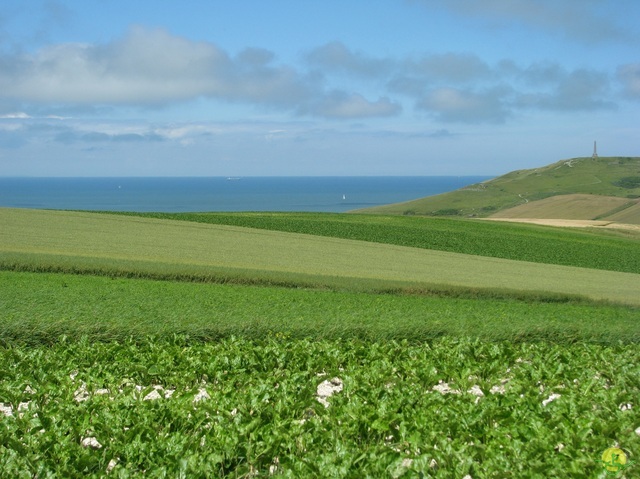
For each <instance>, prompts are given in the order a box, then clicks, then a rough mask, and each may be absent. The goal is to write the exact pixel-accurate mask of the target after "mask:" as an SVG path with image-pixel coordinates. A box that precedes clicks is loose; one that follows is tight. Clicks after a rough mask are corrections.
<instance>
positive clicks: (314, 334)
mask: <svg viewBox="0 0 640 479" xmlns="http://www.w3.org/2000/svg"><path fill="white" fill-rule="evenodd" d="M169 218H170V219H169ZM207 223H209V224H207ZM0 224H1V225H2V228H1V229H0V345H1V347H0V477H18V478H20V477H25V478H27V477H28V478H32V477H443V478H449V477H451V478H463V477H467V478H483V477H513V478H520V477H576V478H577V477H604V474H605V469H604V467H603V464H602V463H601V462H599V461H600V459H601V456H602V452H603V451H604V450H605V449H606V448H607V447H611V446H613V445H619V446H620V447H622V448H623V449H624V450H625V451H627V453H628V455H629V457H630V459H631V460H632V461H635V460H637V451H638V450H640V449H639V446H640V414H638V411H639V407H640V406H638V404H636V403H637V398H638V397H640V366H639V365H640V361H639V359H640V357H639V351H640V350H639V349H638V343H639V341H640V326H639V323H638V321H639V320H640V309H639V306H638V297H639V295H638V294H637V293H638V292H639V291H640V282H638V281H639V278H640V268H639V266H638V265H639V264H640V260H639V258H638V255H639V250H640V248H638V239H637V238H635V237H633V236H629V237H621V236H610V235H606V234H603V233H598V232H587V231H581V232H575V231H567V230H563V229H558V228H544V227H532V226H526V225H501V224H500V225H498V224H496V225H493V224H491V225H487V224H484V223H479V222H472V221H469V222H465V221H454V220H453V221H452V220H449V221H446V220H443V221H441V220H440V219H426V218H409V217H396V218H390V217H376V216H359V215H320V214H318V215H316V214H266V213H265V214H248V213H246V214H194V215H171V216H170V217H165V219H158V218H149V217H147V218H144V217H140V216H132V215H120V216H118V215H104V214H97V213H69V212H52V211H48V212H47V211H31V210H2V209H0ZM248 227H250V228H248ZM514 243H515V245H516V246H515V247H513V244H514ZM585 251H586V252H588V253H585ZM327 391H328V392H327ZM635 467H636V466H633V465H632V466H630V467H629V468H628V469H627V470H626V471H624V472H621V473H619V474H618V477H633V474H634V472H635V471H636V469H635ZM624 474H626V476H624Z"/></svg>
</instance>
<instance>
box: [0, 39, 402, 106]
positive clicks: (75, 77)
mask: <svg viewBox="0 0 640 479" xmlns="http://www.w3.org/2000/svg"><path fill="white" fill-rule="evenodd" d="M0 60H1V61H2V63H3V65H4V66H5V67H6V68H3V69H2V70H1V71H0V100H5V101H9V100H10V101H13V102H22V103H26V104H32V105H34V104H35V105H60V104H63V105H72V106H78V105H115V106H117V105H137V106H157V105H167V104H171V103H175V102H180V101H188V100H192V99H195V98H199V97H208V98H213V99H216V100H222V101H227V102H242V103H247V104H251V105H254V106H257V107H261V108H267V109H278V110H285V111H287V110H288V111H291V112H296V113H299V114H305V115H312V116H313V115H320V116H324V117H335V118H353V117H366V116H387V115H389V114H393V113H394V112H396V111H397V105H393V104H392V103H391V102H389V101H387V100H386V99H381V100H378V101H375V102H370V101H367V100H365V99H364V98H363V97H362V96H361V95H358V94H353V95H350V94H347V93H345V92H342V91H340V90H332V91H331V92H326V91H325V89H324V86H323V83H322V79H321V78H319V77H318V76H317V75H313V74H303V73H300V72H299V71H297V70H296V69H294V68H293V67H290V66H286V65H284V66H283V65H277V64H275V63H274V55H273V53H271V52H269V51H267V50H264V49H257V48H251V49H246V50H244V51H242V52H240V53H239V54H238V55H237V56H235V57H232V56H230V55H229V54H227V53H226V52H224V51H223V50H221V49H220V48H218V47H217V46H216V45H214V44H212V43H209V42H193V41H191V40H188V39H185V38H182V37H178V36H175V35H172V34H170V33H169V32H167V31H165V30H162V29H154V30H149V29H145V28H141V27H136V28H132V29H131V30H130V31H129V33H128V34H127V35H125V36H124V37H123V38H121V39H119V40H117V41H114V42H111V43H108V44H105V45H94V44H79V43H69V44H59V45H52V46H48V47H45V48H42V49H41V50H39V51H37V52H36V53H33V54H20V55H17V54H16V55H4V58H0Z"/></svg>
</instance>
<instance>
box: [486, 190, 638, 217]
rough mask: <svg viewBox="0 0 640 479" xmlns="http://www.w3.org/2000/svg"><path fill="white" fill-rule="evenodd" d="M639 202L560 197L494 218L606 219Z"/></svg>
mask: <svg viewBox="0 0 640 479" xmlns="http://www.w3.org/2000/svg"><path fill="white" fill-rule="evenodd" d="M636 203H637V200H633V201H632V200H630V199H629V198H617V197H615V196H596V195H578V194H575V195H558V196H552V197H551V198H545V199H543V200H538V201H531V202H529V203H526V204H524V205H520V206H516V207H514V208H509V209H507V210H503V211H500V212H498V213H496V214H495V215H492V217H493V218H560V219H577V220H595V219H606V218H608V217H609V215H610V214H613V213H612V212H616V211H622V210H624V209H626V208H628V207H630V206H632V205H634V204H636Z"/></svg>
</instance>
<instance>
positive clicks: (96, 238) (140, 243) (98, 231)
mask: <svg viewBox="0 0 640 479" xmlns="http://www.w3.org/2000/svg"><path fill="white" fill-rule="evenodd" d="M0 218H1V219H2V222H3V231H2V233H0V242H1V243H0V244H1V248H2V251H3V253H2V256H0V264H3V263H4V264H5V265H6V267H14V268H18V269H19V268H20V267H25V268H29V269H31V270H57V271H73V270H74V269H75V270H78V271H81V272H82V271H85V272H101V273H102V274H120V275H135V274H141V275H143V276H144V275H146V276H149V277H169V278H170V277H193V278H203V279H207V278H210V277H212V278H214V279H216V280H217V281H224V280H225V279H227V278H228V279H231V280H235V281H243V279H244V280H245V281H250V280H252V279H253V280H257V281H261V282H264V283H268V282H276V283H278V284H296V283H301V284H304V285H306V286H308V285H314V286H331V287H336V286H340V287H349V288H369V289H371V288H375V289H377V290H388V289H396V288H404V289H410V290H421V289H424V290H428V289H434V288H435V289H442V288H457V289H484V290H489V291H491V290H504V291H508V290H511V291H512V292H516V291H522V292H525V293H528V294H542V295H545V294H546V295H550V296H553V295H567V296H583V297H586V298H590V299H595V300H607V301H615V302H620V303H625V304H634V305H638V304H640V297H639V296H638V294H637V292H638V291H640V274H637V273H626V272H619V271H608V270H595V269H588V268H576V267H573V266H560V265H551V264H543V263H533V262H525V261H513V260H507V259H502V258H489V257H484V256H478V255H468V254H461V253H452V252H445V251H434V250H428V249H424V248H412V247H406V246H397V245H390V244H381V243H375V242H365V241H356V240H346V239H341V238H328V237H319V236H317V235H309V234H298V233H283V232H279V231H267V230H260V229H250V228H240V227H234V226H226V225H209V224H202V223H194V222H183V221H172V220H158V219H153V218H139V217H133V216H117V215H106V214H95V213H74V212H51V211H38V210H17V209H16V210H11V209H4V210H0ZM636 256H637V255H636ZM12 265H14V266H12Z"/></svg>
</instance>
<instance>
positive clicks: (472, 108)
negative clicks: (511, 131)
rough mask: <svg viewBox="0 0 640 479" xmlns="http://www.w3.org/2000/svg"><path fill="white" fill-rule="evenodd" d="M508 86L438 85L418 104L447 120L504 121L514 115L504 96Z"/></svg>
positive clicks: (469, 121) (464, 121)
mask: <svg viewBox="0 0 640 479" xmlns="http://www.w3.org/2000/svg"><path fill="white" fill-rule="evenodd" d="M508 93H509V92H508V90H505V89H501V88H494V89H491V90H487V91H480V92H478V91H473V90H462V89H457V88H436V89H434V90H432V91H430V92H428V94H427V95H426V96H425V97H424V98H422V99H421V100H420V101H419V102H418V107H419V108H421V109H424V110H426V111H428V112H430V113H432V114H434V115H435V116H436V117H437V118H438V119H439V120H441V121H444V122H461V123H503V122H504V121H505V120H506V118H507V117H508V116H509V115H510V112H509V110H508V109H507V108H506V107H505V104H504V98H505V96H506V95H507V94H508Z"/></svg>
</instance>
